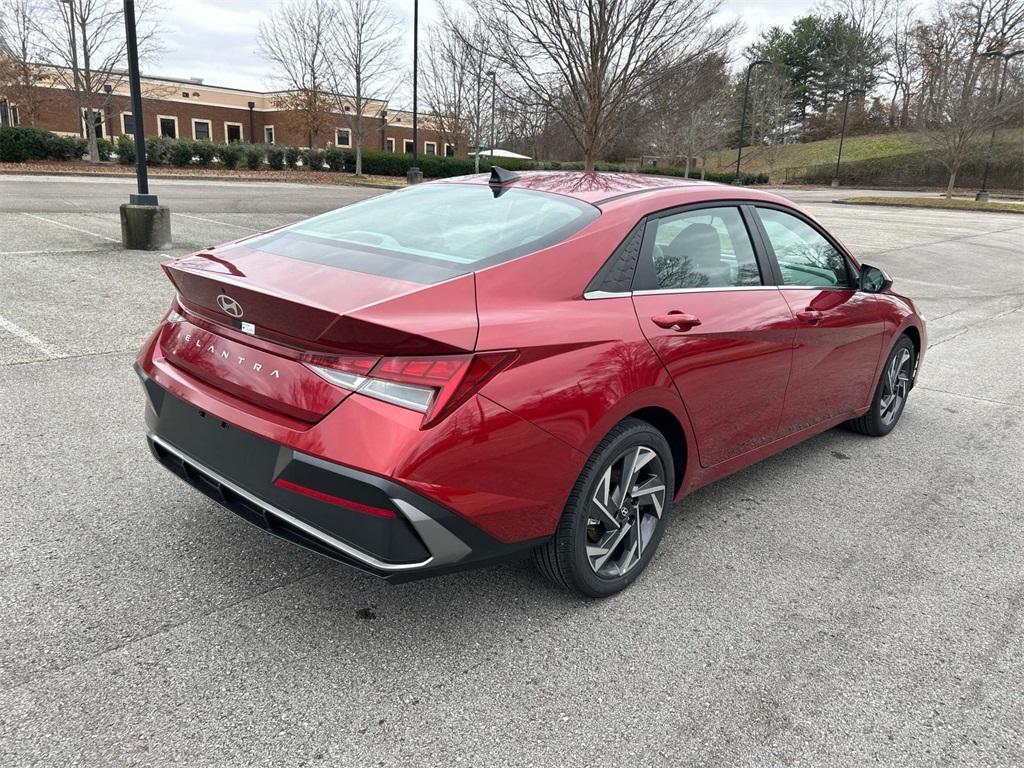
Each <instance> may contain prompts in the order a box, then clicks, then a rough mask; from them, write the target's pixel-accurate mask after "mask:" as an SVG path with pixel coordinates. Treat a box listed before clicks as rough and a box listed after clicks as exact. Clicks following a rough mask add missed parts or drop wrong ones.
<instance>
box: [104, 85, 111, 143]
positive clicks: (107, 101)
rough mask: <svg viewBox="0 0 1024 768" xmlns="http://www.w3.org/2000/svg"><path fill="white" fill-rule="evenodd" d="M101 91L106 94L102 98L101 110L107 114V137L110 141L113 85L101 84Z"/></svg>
mask: <svg viewBox="0 0 1024 768" xmlns="http://www.w3.org/2000/svg"><path fill="white" fill-rule="evenodd" d="M103 92H104V93H105V94H107V97H106V98H105V99H104V100H103V111H104V112H105V113H106V115H107V138H108V139H110V141H113V140H114V118H113V117H112V116H111V114H110V105H111V103H112V96H113V93H114V86H112V85H111V84H110V83H104V84H103Z"/></svg>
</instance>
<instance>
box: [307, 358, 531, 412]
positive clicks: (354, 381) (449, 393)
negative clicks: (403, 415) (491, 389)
mask: <svg viewBox="0 0 1024 768" xmlns="http://www.w3.org/2000/svg"><path fill="white" fill-rule="evenodd" d="M514 357H515V352H512V351H502V352H482V353H479V354H470V355H445V356H442V357H386V358H384V359H382V360H381V361H380V362H378V363H377V364H376V365H375V366H373V367H372V369H371V370H365V369H364V370H359V371H358V372H357V371H355V370H352V369H351V368H350V369H349V370H342V369H338V368H337V367H336V366H335V365H334V364H333V363H332V362H330V361H327V360H323V361H317V363H313V362H307V365H308V366H309V367H310V368H311V369H312V370H313V371H315V372H316V373H317V374H318V375H320V376H322V377H323V378H325V379H327V380H328V381H330V382H331V383H332V384H336V385H338V386H340V387H345V388H346V389H351V390H352V391H354V392H359V393H360V394H364V395H367V396H369V397H375V398H377V399H378V400H384V401H385V402H389V403H393V404H394V405H399V406H402V407H403V408H410V409H412V410H414V411H419V412H420V413H423V414H424V418H423V426H425V427H426V426H429V425H431V424H433V423H434V422H436V421H439V420H440V419H442V418H444V417H445V416H446V415H448V414H449V413H451V412H452V411H453V410H454V409H455V408H457V407H458V406H459V405H461V404H462V403H463V402H465V401H466V400H467V399H468V398H469V397H471V396H472V395H473V393H474V392H476V391H477V390H478V389H479V388H480V387H482V386H483V385H484V384H485V383H486V382H487V380H488V379H490V378H491V377H492V376H494V374H496V373H497V372H498V371H499V370H501V369H502V368H503V367H505V366H506V365H508V364H509V363H510V362H512V360H513V359H514Z"/></svg>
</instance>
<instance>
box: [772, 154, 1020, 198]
mask: <svg viewBox="0 0 1024 768" xmlns="http://www.w3.org/2000/svg"><path fill="white" fill-rule="evenodd" d="M984 170H985V158H984V156H983V154H982V153H980V152H979V153H978V154H977V155H975V156H973V157H970V158H968V159H967V160H966V161H965V162H964V164H963V166H962V167H961V168H960V170H959V172H958V173H957V177H956V185H957V186H958V187H977V186H980V184H981V179H982V176H983V175H984ZM833 175H835V165H834V164H826V165H815V166H811V167H809V168H798V169H797V168H791V169H787V172H786V180H787V181H791V182H804V183H808V184H827V183H829V182H830V181H831V180H832V177H833ZM839 178H840V180H841V181H842V183H843V184H846V185H849V186H853V187H871V186H879V187H906V186H909V187H916V186H936V187H941V186H945V185H946V184H947V183H948V181H949V170H948V169H947V168H946V166H944V165H943V164H942V162H941V161H939V160H938V159H937V158H936V157H935V154H934V153H933V152H912V153H907V154H903V155H895V156H891V157H873V158H869V159H867V160H856V161H851V162H844V163H843V164H842V165H841V166H840V168H839ZM988 184H989V186H990V187H995V188H996V189H1024V155H1022V154H1021V152H1020V151H1012V150H1011V151H1005V150H1004V151H999V148H997V151H996V152H994V153H993V155H992V159H991V163H990V167H989V175H988Z"/></svg>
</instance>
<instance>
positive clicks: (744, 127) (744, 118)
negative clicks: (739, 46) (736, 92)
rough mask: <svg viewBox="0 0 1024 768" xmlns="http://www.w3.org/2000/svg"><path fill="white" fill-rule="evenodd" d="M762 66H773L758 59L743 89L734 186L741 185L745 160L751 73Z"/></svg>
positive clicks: (748, 71)
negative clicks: (744, 146)
mask: <svg viewBox="0 0 1024 768" xmlns="http://www.w3.org/2000/svg"><path fill="white" fill-rule="evenodd" d="M762 64H771V62H770V61H768V60H766V59H757V60H755V61H752V62H750V64H749V65H748V66H747V84H746V86H745V87H744V88H743V112H742V113H740V140H739V142H738V144H739V146H738V147H737V148H736V178H735V179H733V181H732V183H733V184H739V183H740V160H742V159H743V135H744V134H745V133H746V132H747V101H748V99H749V98H750V73H751V71H752V70H753V69H754V67H757V66H760V65H762Z"/></svg>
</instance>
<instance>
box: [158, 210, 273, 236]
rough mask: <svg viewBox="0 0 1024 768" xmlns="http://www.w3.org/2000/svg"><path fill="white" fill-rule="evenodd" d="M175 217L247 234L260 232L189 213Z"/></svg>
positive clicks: (177, 214)
mask: <svg viewBox="0 0 1024 768" xmlns="http://www.w3.org/2000/svg"><path fill="white" fill-rule="evenodd" d="M173 215H174V216H181V217H183V218H186V219H195V220H196V221H205V222H206V223H207V224H217V225H218V226H221V227H231V228H232V229H241V230H243V231H245V232H253V233H255V232H259V230H258V229H253V228H252V227H243V226H241V225H240V224H229V223H228V222H226V221H216V220H214V219H206V218H203V217H202V216H193V215H192V214H189V213H175V214H173Z"/></svg>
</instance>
